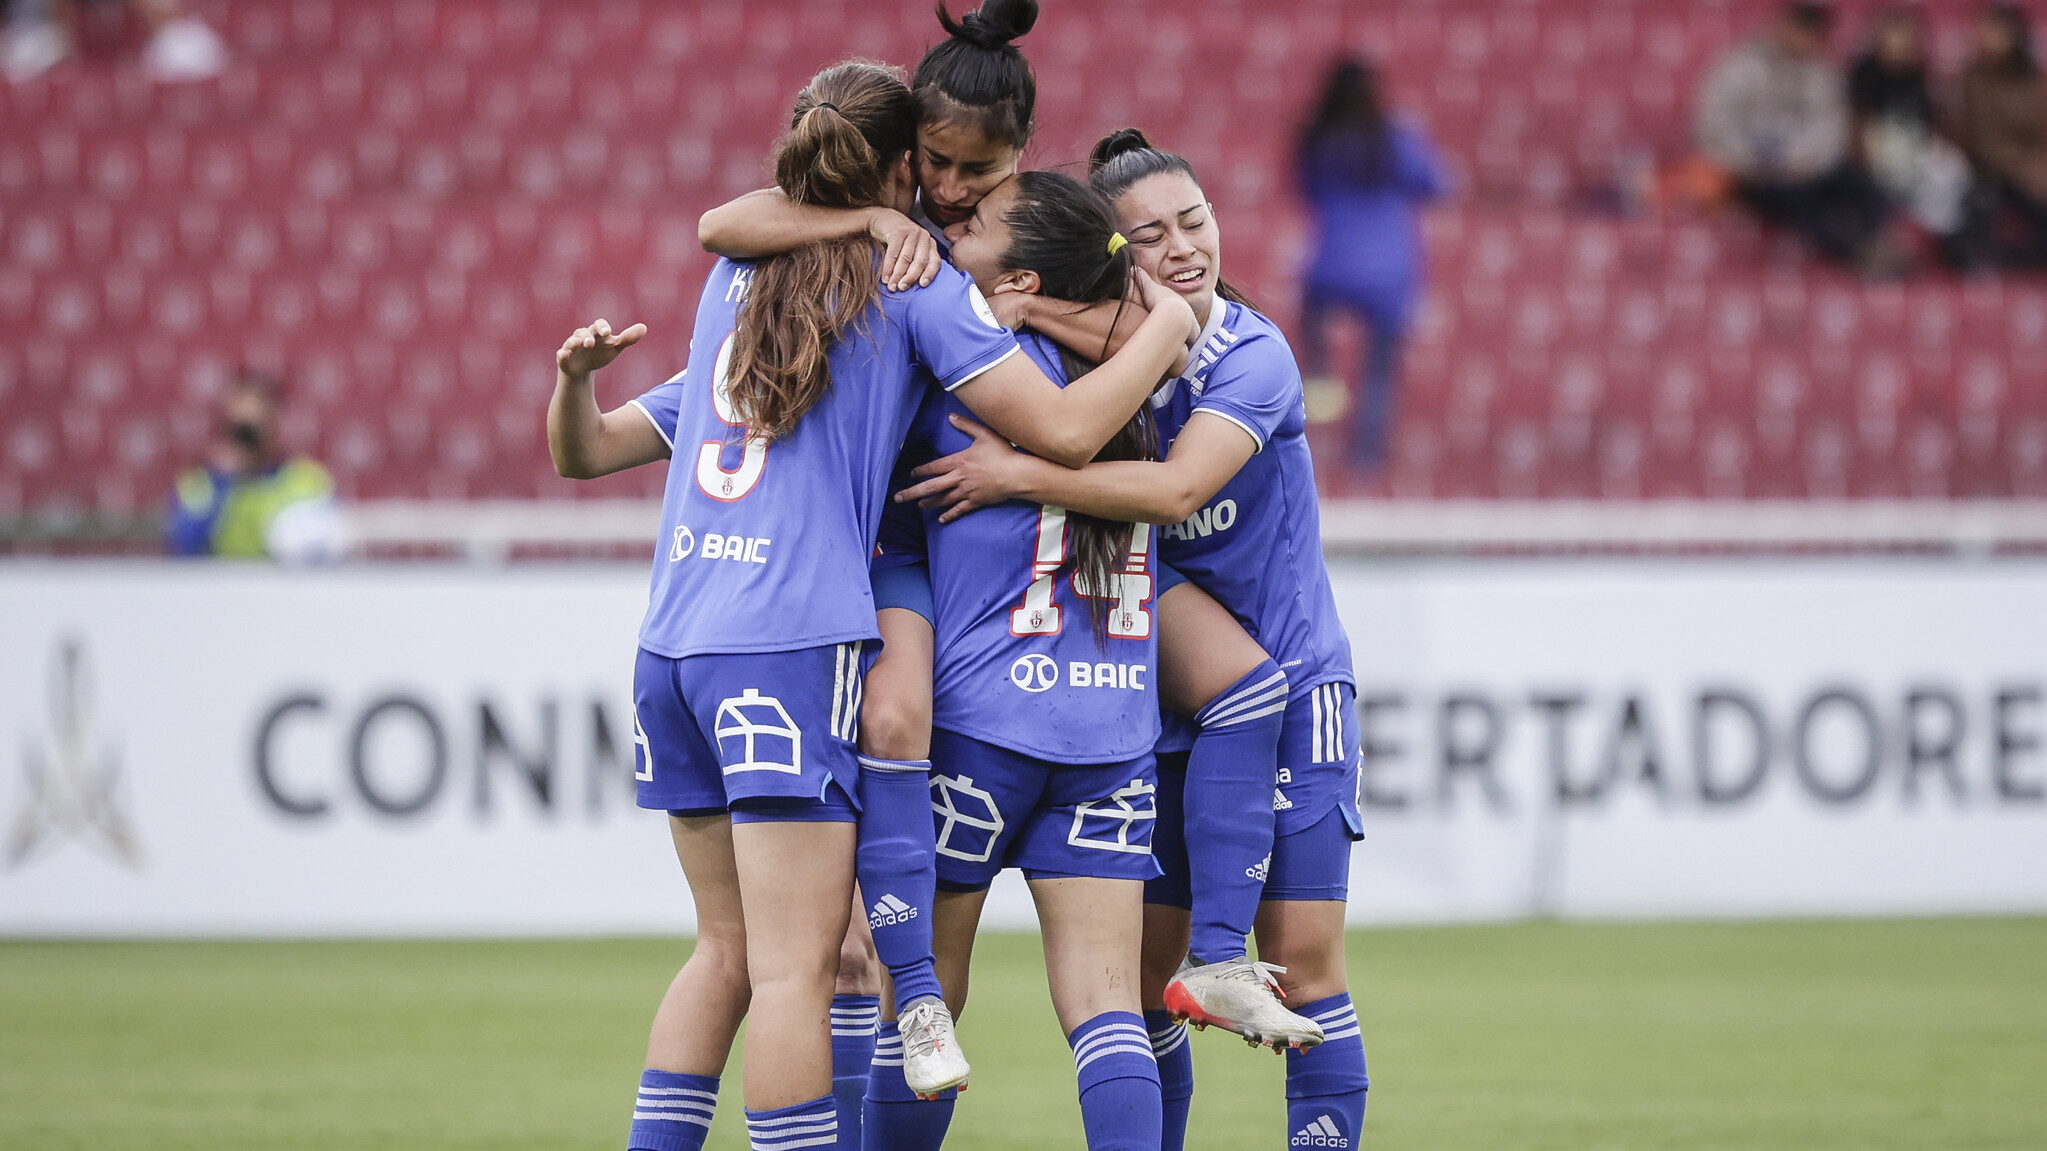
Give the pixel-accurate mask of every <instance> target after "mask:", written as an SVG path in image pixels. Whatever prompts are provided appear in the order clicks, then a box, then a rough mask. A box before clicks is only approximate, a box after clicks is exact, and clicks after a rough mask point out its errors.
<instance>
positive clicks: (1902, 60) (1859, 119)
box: [1848, 5, 1975, 265]
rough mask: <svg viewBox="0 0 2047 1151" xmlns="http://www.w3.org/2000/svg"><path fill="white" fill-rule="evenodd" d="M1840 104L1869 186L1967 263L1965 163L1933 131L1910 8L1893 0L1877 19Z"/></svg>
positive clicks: (1919, 33)
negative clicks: (1851, 121) (1850, 116)
mask: <svg viewBox="0 0 2047 1151" xmlns="http://www.w3.org/2000/svg"><path fill="white" fill-rule="evenodd" d="M1848 105H1849V108H1850V110H1851V111H1852V112H1853V113H1854V115H1855V143H1856V144H1857V145H1858V146H1859V147H1860V148H1861V150H1862V157H1863V163H1864V166H1865V167H1867V169H1868V170H1869V174H1870V176H1871V177H1872V178H1873V179H1874V180H1875V181H1876V183H1877V186H1878V187H1880V188H1882V189H1883V190H1884V193H1885V194H1886V195H1888V196H1889V197H1890V198H1891V201H1892V202H1893V203H1895V204H1897V205H1898V206H1899V207H1901V208H1903V209H1904V210H1905V212H1906V213H1907V214H1908V215H1909V216H1910V217H1911V218H1912V219H1913V220H1914V221H1915V222H1917V223H1918V224H1919V226H1920V227H1922V228H1924V229H1926V231H1927V232H1928V233H1930V234H1931V235H1932V236H1933V237H1934V238H1935V239H1936V240H1937V241H1938V243H1939V245H1940V249H1941V254H1942V256H1943V257H1944V258H1945V259H1946V260H1947V261H1948V262H1949V263H1952V264H1957V265H1963V264H1969V263H1973V262H1975V260H1974V258H1973V253H1971V252H1969V251H1968V250H1967V245H1966V243H1965V230H1964V222H1965V201H1966V200H1967V198H1968V194H1969V164H1968V161H1967V160H1966V159H1964V158H1963V156H1962V153H1961V152H1960V150H1959V149H1957V148H1956V147H1955V146H1954V145H1953V144H1950V143H1948V142H1947V141H1946V140H1944V139H1942V138H1941V137H1940V136H1939V135H1937V134H1936V133H1935V116H1934V106H1933V92H1932V89H1931V88H1930V87H1929V86H1928V84H1927V78H1926V47H1925V37H1924V29H1923V28H1922V27H1921V24H1920V17H1919V13H1918V10H1917V9H1915V8H1912V7H1909V6H1905V5H1899V6H1897V7H1894V8H1891V9H1889V10H1887V11H1885V12H1884V13H1883V14H1881V15H1880V16H1878V17H1877V19H1876V23H1875V24H1874V25H1873V26H1872V28H1871V30H1870V41H1869V47H1868V48H1867V49H1866V50H1864V52H1863V53H1862V55H1861V56H1859V57H1857V58H1856V60H1855V64H1854V66H1853V67H1851V68H1850V69H1849V70H1848Z"/></svg>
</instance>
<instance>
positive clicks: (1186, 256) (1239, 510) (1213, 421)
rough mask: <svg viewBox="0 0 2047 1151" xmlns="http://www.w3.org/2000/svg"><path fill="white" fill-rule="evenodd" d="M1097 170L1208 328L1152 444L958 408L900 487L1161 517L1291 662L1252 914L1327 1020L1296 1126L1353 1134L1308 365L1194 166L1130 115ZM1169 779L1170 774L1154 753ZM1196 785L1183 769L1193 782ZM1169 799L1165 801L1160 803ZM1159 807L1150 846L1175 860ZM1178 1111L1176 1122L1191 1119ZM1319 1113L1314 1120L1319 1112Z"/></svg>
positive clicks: (1187, 560) (1155, 942)
mask: <svg viewBox="0 0 2047 1151" xmlns="http://www.w3.org/2000/svg"><path fill="white" fill-rule="evenodd" d="M1093 161H1094V162H1093V168H1094V171H1093V175H1092V181H1093V183H1094V186H1095V188H1096V189H1097V190H1098V191H1101V192H1102V193H1103V194H1104V195H1106V196H1108V197H1110V198H1111V199H1112V200H1113V202H1114V203H1115V206H1116V212H1117V216H1118V219H1119V222H1120V226H1121V228H1122V230H1123V233H1124V234H1125V235H1126V236H1128V237H1130V243H1131V247H1132V250H1133V251H1134V252H1135V253H1136V260H1137V265H1138V267H1139V268H1141V269H1144V270H1146V271H1148V272H1151V273H1152V274H1153V275H1154V276H1155V277H1156V278H1157V279H1158V281H1159V282H1160V283H1162V284H1165V285H1166V286H1168V287H1169V288H1170V289H1171V290H1172V291H1173V292H1175V293H1176V294H1177V295H1178V296H1179V297H1180V298H1181V299H1184V300H1186V301H1187V302H1188V303H1189V304H1190V305H1191V306H1192V307H1193V308H1194V310H1195V314H1196V315H1197V316H1199V317H1201V319H1202V323H1203V326H1202V333H1201V336H1200V339H1199V341H1198V342H1197V344H1196V347H1195V352H1194V358H1193V363H1192V364H1191V365H1190V366H1189V368H1188V370H1187V372H1186V374H1185V375H1184V376H1183V377H1181V378H1180V379H1177V380H1175V381H1173V382H1172V383H1171V384H1169V385H1168V386H1167V387H1166V388H1164V389H1162V390H1161V392H1160V393H1159V395H1157V396H1155V397H1154V398H1153V407H1154V413H1155V415H1156V417H1157V418H1158V421H1159V426H1160V433H1161V438H1162V440H1163V441H1164V442H1165V443H1167V444H1168V445H1169V447H1168V450H1167V454H1166V458H1165V459H1164V460H1161V461H1156V462H1149V461H1125V462H1114V463H1095V464H1090V465H1088V466H1087V467H1085V468H1081V469H1079V470H1073V469H1069V468H1063V467H1059V466H1056V465H1053V464H1049V463H1047V462H1046V461H1043V460H1040V459H1034V458H1032V457H1031V456H1029V455H1025V454H1022V453H1018V452H1014V451H1011V450H1010V449H1009V446H1008V445H1007V444H1005V443H1002V442H1001V441H1000V440H999V439H997V438H996V437H993V436H991V435H989V434H988V433H987V432H986V431H985V430H984V429H979V428H976V427H974V426H972V424H971V422H970V421H964V420H959V419H957V418H955V421H954V422H955V425H956V426H958V427H960V428H961V430H962V431H965V432H967V433H968V434H970V435H972V436H973V437H974V439H975V444H974V446H973V447H972V448H971V449H969V450H968V451H965V452H962V453H958V454H956V455H955V456H953V457H950V458H948V459H941V460H938V461H935V462H934V463H933V464H931V465H929V466H927V467H926V468H922V469H919V474H929V475H933V476H935V477H936V478H935V479H933V480H931V481H928V482H927V483H925V484H922V485H919V486H918V487H917V488H913V489H911V490H909V491H907V492H904V493H902V495H901V496H900V497H899V498H905V499H919V500H934V501H936V502H938V503H941V504H945V505H950V507H949V510H948V511H946V512H945V513H944V518H953V517H956V516H957V515H959V514H961V513H963V512H964V511H965V510H967V509H970V508H973V507H984V506H987V505H989V504H991V503H994V502H999V501H1001V500H1006V499H1027V500H1039V501H1043V502H1046V503H1051V504H1056V505H1058V506H1061V507H1065V508H1069V509H1071V510H1073V511H1077V512H1085V513H1087V514H1090V515H1097V516H1103V517H1108V518H1123V519H1132V520H1139V521H1144V522H1150V523H1155V524H1165V525H1170V526H1167V527H1166V528H1165V529H1164V530H1163V531H1162V532H1161V537H1162V538H1161V540H1160V551H1161V559H1162V560H1163V561H1164V562H1166V563H1168V564H1171V565H1172V566H1173V567H1174V568H1176V569H1178V570H1179V571H1181V572H1182V573H1184V574H1185V575H1186V577H1187V578H1188V579H1189V580H1192V581H1194V582H1196V583H1198V584H1200V585H1201V586H1202V587H1203V588H1204V589H1206V590H1207V591H1208V592H1209V593H1210V594H1212V595H1213V596H1215V597H1216V599H1218V600H1220V601H1221V602H1222V604H1223V605H1224V606H1226V607H1227V608H1228V609H1229V610H1230V613H1231V614H1232V615H1234V616H1236V617H1237V618H1238V619H1240V620H1242V621H1243V622H1244V624H1245V626H1246V627H1247V628H1248V629H1249V630H1250V632H1251V634H1252V635H1253V636H1254V637H1256V638H1257V640H1258V642H1259V643H1260V644H1262V645H1264V647H1265V648H1266V650H1268V651H1270V652H1271V653H1272V654H1273V656H1274V657H1276V658H1277V659H1278V660H1280V661H1281V666H1282V667H1284V668H1285V670H1286V674H1287V681H1288V683H1289V685H1290V692H1291V695H1290V698H1289V700H1288V701H1287V704H1286V709H1285V711H1284V724H1283V729H1282V731H1281V734H1280V743H1279V748H1280V760H1279V771H1278V787H1277V789H1276V792H1275V795H1274V798H1273V805H1274V807H1276V808H1277V813H1276V816H1277V818H1276V828H1275V830H1276V836H1275V839H1274V842H1273V847H1272V854H1271V857H1270V859H1269V861H1268V862H1267V866H1266V868H1264V869H1262V870H1263V871H1264V874H1263V876H1262V884H1263V892H1262V895H1263V900H1262V902H1261V904H1260V906H1259V910H1258V917H1257V923H1256V935H1257V939H1258V953H1259V958H1260V959H1261V960H1264V961H1267V962H1270V963H1273V964H1276V965H1279V966H1278V967H1277V968H1275V969H1274V970H1275V971H1277V972H1278V973H1279V974H1281V975H1283V978H1282V979H1281V980H1280V984H1281V987H1282V990H1283V991H1284V993H1285V995H1286V998H1287V999H1288V1000H1289V1001H1290V1002H1292V1003H1297V1004H1302V1006H1301V1007H1299V1009H1298V1010H1299V1012H1300V1013H1301V1014H1302V1015H1305V1016H1306V1017H1308V1018H1309V1019H1311V1020H1313V1021H1314V1022H1315V1023H1316V1024H1318V1025H1319V1026H1320V1027H1321V1029H1322V1031H1323V1040H1324V1041H1323V1042H1322V1043H1321V1044H1320V1045H1319V1046H1314V1047H1312V1048H1309V1049H1305V1050H1289V1051H1288V1052H1287V1112H1288V1124H1289V1130H1290V1131H1293V1132H1295V1133H1297V1134H1298V1133H1301V1132H1304V1131H1306V1132H1308V1133H1309V1134H1311V1135H1312V1134H1314V1133H1317V1132H1320V1133H1323V1134H1325V1135H1329V1133H1330V1132H1331V1130H1332V1129H1333V1131H1334V1134H1333V1135H1331V1136H1330V1137H1332V1138H1338V1139H1342V1140H1346V1141H1349V1142H1348V1144H1347V1145H1350V1146H1356V1140H1357V1138H1358V1130H1359V1126H1360V1124H1361V1123H1362V1122H1363V1118H1364V1108H1365V1092H1366V1089H1367V1086H1368V1081H1367V1079H1366V1075H1365V1055H1364V1046H1363V1043H1362V1040H1361V1039H1360V1038H1359V1032H1358V1027H1357V1017H1356V1013H1355V1012H1354V1011H1353V1010H1352V1007H1351V1002H1350V995H1349V993H1348V991H1347V988H1346V980H1345V973H1344V961H1343V906H1344V898H1345V896H1346V895H1347V893H1348V874H1349V858H1350V845H1351V842H1352V841H1354V840H1355V839H1357V838H1358V837H1359V835H1360V833H1361V832H1360V829H1361V823H1360V821H1359V817H1358V812H1357V806H1356V802H1357V801H1356V785H1357V774H1356V773H1357V744H1356V736H1355V733H1354V732H1353V731H1352V730H1351V728H1350V725H1349V724H1347V723H1346V722H1345V717H1346V716H1347V715H1348V714H1349V713H1350V711H1351V710H1352V708H1353V707H1354V706H1355V704H1354V699H1355V690H1356V689H1355V686H1354V681H1353V679H1352V673H1351V666H1350V642H1349V640H1348V638H1347V637H1346V636H1345V635H1344V632H1343V628H1342V625H1341V623H1340V622H1339V621H1338V619H1337V616H1336V607H1335V600H1334V597H1333V595H1332V594H1331V592H1330V588H1329V575H1328V571H1327V569H1326V568H1325V566H1324V565H1323V562H1322V549H1321V527H1320V517H1319V513H1318V505H1317V499H1316V493H1315V483H1314V470H1313V466H1312V461H1311V460H1310V459H1309V456H1308V446H1307V439H1306V434H1305V431H1306V414H1305V412H1304V411H1303V407H1302V399H1301V379H1300V371H1299V369H1298V368H1297V367H1296V366H1295V363H1294V359H1293V354H1292V352H1290V351H1289V350H1288V348H1287V344H1286V340H1285V337H1283V336H1282V335H1281V334H1280V332H1279V329H1278V328H1277V327H1276V326H1274V325H1273V324H1272V322H1271V321H1270V320H1267V319H1266V318H1265V317H1264V316H1262V315H1259V314H1258V313H1257V312H1256V311H1254V310H1252V309H1251V308H1249V307H1248V306H1246V305H1245V304H1243V303H1242V302H1241V301H1240V300H1235V299H1230V298H1227V297H1228V295H1229V294H1230V293H1227V292H1226V291H1224V290H1223V286H1222V278H1221V276H1222V250H1221V236H1220V233H1219V230H1218V226H1217V224H1216V221H1215V212H1214V209H1213V207H1212V206H1211V205H1210V204H1209V203H1208V198H1207V196H1206V195H1205V194H1204V193H1203V192H1202V190H1201V185H1200V183H1199V181H1198V180H1196V178H1195V175H1194V170H1193V167H1192V165H1190V164H1188V163H1187V161H1186V160H1184V159H1182V158H1180V157H1179V156H1176V155H1173V154H1171V153H1168V152H1162V151H1159V150H1158V149H1155V148H1153V147H1151V146H1150V144H1149V142H1148V141H1146V140H1145V138H1144V136H1143V134H1142V133H1140V132H1137V131H1136V130H1134V129H1124V130H1123V131H1120V132H1117V133H1115V134H1114V135H1112V136H1110V137H1108V138H1107V139H1105V140H1103V141H1102V142H1101V143H1100V144H1098V145H1097V146H1096V149H1095V153H1094V158H1093ZM1160 778H1161V791H1169V790H1170V789H1171V787H1172V786H1173V783H1174V773H1172V772H1170V771H1166V770H1162V771H1161V776H1160ZM1190 783H1191V780H1190ZM1163 806H1164V805H1162V807H1163ZM1174 833H1175V828H1174V827H1173V826H1172V821H1170V820H1168V819H1162V820H1161V823H1160V829H1159V840H1160V842H1161V846H1160V850H1159V855H1160V862H1161V864H1162V865H1164V866H1167V867H1168V868H1172V867H1173V866H1174V865H1175V864H1176V863H1178V862H1179V860H1178V859H1177V858H1176V852H1175V851H1173V850H1171V849H1170V845H1169V844H1168V842H1167V841H1170V840H1171V839H1173V838H1174ZM1204 847H1205V845H1204V844H1203V843H1202V842H1201V841H1199V840H1198V839H1196V838H1195V836H1194V831H1193V829H1192V827H1191V826H1190V828H1189V830H1188V833H1187V835H1186V837H1185V844H1184V851H1185V858H1186V860H1187V863H1188V865H1189V867H1190V870H1193V871H1195V872H1199V871H1200V870H1201V869H1202V861H1201V858H1200V856H1201V853H1202V852H1203V850H1204ZM1176 886H1177V885H1176V884H1174V883H1173V882H1172V881H1171V877H1170V876H1169V877H1168V879H1167V880H1166V881H1165V882H1162V883H1160V884H1157V885H1155V886H1154V888H1153V889H1152V890H1151V891H1150V892H1148V894H1147V898H1148V899H1149V900H1150V901H1151V905H1150V906H1148V907H1147V932H1146V946H1145V1001H1146V1005H1147V1006H1148V1007H1149V1008H1151V1009H1152V1010H1153V1011H1155V1012H1158V1014H1156V1015H1153V1016H1152V1019H1153V1020H1154V1021H1159V1020H1162V1019H1163V1018H1164V1015H1165V1013H1166V1012H1167V1011H1172V1012H1173V1013H1175V1014H1182V1015H1188V1016H1191V1017H1193V1018H1195V1019H1196V1021H1199V1018H1200V1017H1199V1015H1197V1014H1196V1013H1195V1012H1194V1011H1191V1010H1190V1008H1192V1007H1196V1006H1198V1002H1197V999H1198V996H1197V995H1196V994H1195V992H1198V991H1199V990H1200V989H1199V988H1193V987H1190V983H1192V979H1191V978H1190V977H1191V976H1192V975H1193V974H1194V972H1193V971H1188V970H1182V971H1180V972H1179V974H1178V977H1177V978H1175V971H1174V968H1175V966H1176V965H1177V964H1178V963H1179V962H1180V960H1181V957H1182V956H1183V954H1185V951H1186V946H1187V943H1188V928H1187V923H1188V920H1187V917H1186V916H1185V914H1184V913H1182V912H1178V911H1176V909H1175V905H1184V895H1183V894H1182V892H1181V891H1177V890H1175V887H1176ZM1158 1046H1159V1054H1160V1064H1161V1065H1160V1077H1161V1079H1162V1080H1163V1081H1164V1082H1165V1084H1166V1091H1165V1094H1166V1098H1167V1106H1168V1115H1169V1126H1168V1131H1167V1139H1166V1142H1165V1146H1167V1147H1169V1148H1177V1147H1178V1146H1180V1143H1181V1139H1182V1138H1183V1137H1184V1131H1181V1132H1175V1131H1173V1130H1172V1129H1171V1123H1170V1118H1171V1116H1172V1114H1173V1097H1174V1096H1175V1094H1176V1093H1178V1092H1179V1091H1182V1090H1184V1091H1186V1092H1188V1093H1190V1094H1191V1091H1192V1081H1193V1069H1192V1062H1191V1056H1190V1055H1189V1053H1188V1052H1187V1050H1186V1048H1185V1046H1184V1044H1175V1043H1173V1042H1171V1041H1170V1039H1169V1040H1167V1041H1166V1042H1164V1043H1160V1044H1158ZM1184 1114H1185V1112H1184V1111H1181V1112H1179V1116H1180V1118H1179V1121H1180V1122H1181V1123H1184ZM1310 1128H1313V1131H1310V1130H1309V1129H1310Z"/></svg>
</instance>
